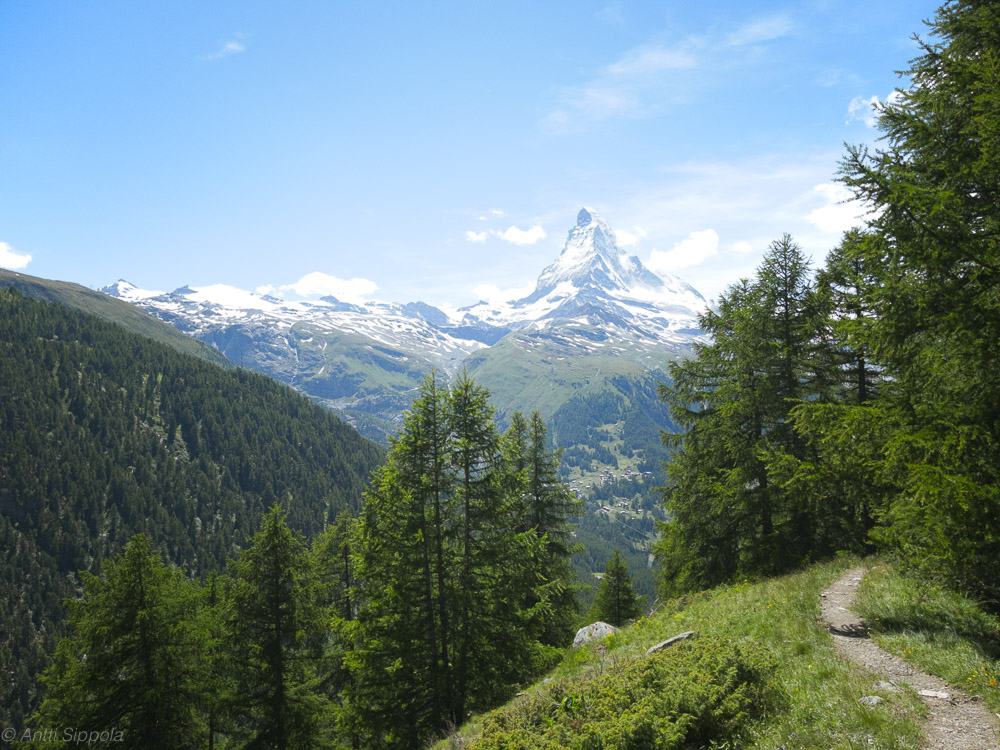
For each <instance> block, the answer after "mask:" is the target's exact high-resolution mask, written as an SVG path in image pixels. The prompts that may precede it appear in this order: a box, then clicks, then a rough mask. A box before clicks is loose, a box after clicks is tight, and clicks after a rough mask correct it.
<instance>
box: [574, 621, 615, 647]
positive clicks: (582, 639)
mask: <svg viewBox="0 0 1000 750" xmlns="http://www.w3.org/2000/svg"><path fill="white" fill-rule="evenodd" d="M617 632H618V628H616V627H615V626H614V625H608V623H606V622H595V623H594V624H592V625H587V626H586V627H584V628H580V629H579V630H577V631H576V638H574V639H573V648H580V646H582V645H583V644H585V643H590V642H591V641H599V640H601V639H602V638H606V637H607V636H609V635H611V634H612V633H617Z"/></svg>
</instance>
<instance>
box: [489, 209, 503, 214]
mask: <svg viewBox="0 0 1000 750" xmlns="http://www.w3.org/2000/svg"><path fill="white" fill-rule="evenodd" d="M490 213H491V214H493V215H494V216H503V211H501V210H500V209H499V208H491V209H490Z"/></svg>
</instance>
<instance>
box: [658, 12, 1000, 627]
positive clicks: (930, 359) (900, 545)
mask: <svg viewBox="0 0 1000 750" xmlns="http://www.w3.org/2000/svg"><path fill="white" fill-rule="evenodd" d="M930 31H931V38H930V39H929V40H919V44H920V49H921V54H920V56H918V57H917V58H916V59H915V60H913V61H912V63H911V68H910V69H909V70H908V71H905V75H907V76H908V77H909V79H910V85H909V86H908V87H907V88H902V89H899V90H898V92H897V96H894V97H893V98H892V99H891V100H889V101H888V102H886V103H885V104H883V105H881V106H880V108H879V119H878V127H879V129H880V131H881V139H880V141H879V145H878V147H877V148H874V149H871V150H869V149H867V148H856V147H855V148H849V149H848V151H847V154H846V156H845V157H844V159H843V161H842V166H841V172H840V179H841V180H842V181H843V182H844V183H845V184H846V185H847V186H849V187H850V188H851V189H852V190H853V191H854V194H855V196H856V197H857V198H858V199H859V200H860V201H861V202H862V203H863V204H864V205H865V206H867V208H868V209H869V211H870V214H869V217H870V218H869V221H868V223H867V225H866V226H864V227H862V228H859V229H856V230H854V231H851V232H848V233H847V234H845V236H844V237H843V241H842V242H841V244H840V245H839V246H838V247H836V248H835V249H834V250H832V251H831V252H830V254H829V255H828V257H827V258H826V262H825V264H824V265H823V266H822V267H821V268H820V269H819V272H818V273H817V274H815V276H814V275H813V274H812V273H811V272H810V269H809V267H808V263H807V261H806V259H805V257H804V255H803V253H802V251H801V249H800V248H799V247H798V246H797V245H796V243H795V242H794V241H793V240H792V238H790V237H787V236H785V237H783V238H781V239H779V240H777V241H775V242H774V243H773V244H772V245H771V247H770V249H769V251H768V253H767V255H766V257H765V259H764V262H763V264H762V265H761V266H760V267H759V269H758V271H757V274H756V276H755V277H754V278H752V279H744V280H742V281H740V282H739V283H737V284H735V285H733V286H731V287H730V288H729V290H728V291H727V292H726V294H724V295H723V296H722V298H721V299H720V301H719V304H718V309H717V310H716V311H712V312H708V313H706V314H705V315H704V316H703V318H702V321H701V322H702V327H703V328H704V329H705V330H706V331H708V332H709V333H711V335H712V338H713V342H712V343H711V344H705V345H701V346H698V347H696V356H695V357H694V358H692V359H691V360H688V361H685V362H681V363H678V364H676V365H675V366H674V367H672V369H671V376H672V381H673V382H672V385H671V386H670V387H667V388H664V396H665V398H666V400H667V402H668V404H669V406H670V409H671V413H672V414H673V416H674V419H675V421H676V422H677V424H678V425H680V426H681V429H682V431H681V432H680V433H678V434H675V435H672V436H668V440H669V441H670V442H671V444H672V445H673V446H674V447H675V448H676V452H675V453H674V456H673V458H672V461H671V463H670V465H669V467H668V469H667V476H668V486H667V491H666V492H667V505H668V509H669V510H670V512H671V513H672V514H673V522H672V523H670V524H667V525H664V527H663V529H664V538H663V540H662V541H661V542H660V543H659V545H658V547H657V552H658V556H659V560H660V563H661V565H662V581H663V588H664V590H665V592H667V593H673V592H678V591H685V590H690V589H698V588H704V587H707V586H712V585H714V584H716V583H719V582H722V581H728V580H732V579H734V578H737V577H742V576H748V575H761V574H765V575H766V574H771V573H777V572H780V571H784V570H788V569H790V568H792V567H794V566H796V565H798V564H800V563H802V562H805V561H808V560H810V559H815V558H819V557H822V556H825V555H828V554H830V553H832V552H834V551H836V550H842V549H846V550H857V551H865V550H868V549H871V548H872V546H877V547H878V548H879V549H883V550H891V551H895V552H897V553H899V556H900V559H901V560H903V561H904V562H905V563H906V564H908V565H910V566H912V567H914V568H916V569H918V570H920V571H922V572H923V573H925V574H926V575H928V576H931V577H934V578H937V579H943V580H946V581H948V582H949V583H951V584H952V585H954V586H956V587H957V588H959V589H961V590H964V591H966V592H969V593H971V594H973V595H974V596H976V597H978V598H979V599H981V600H983V601H985V602H988V603H990V604H991V605H992V606H993V607H995V608H996V607H998V606H1000V605H998V602H1000V578H998V577H997V574H996V561H997V560H998V559H1000V380H998V378H997V372H998V366H1000V346H998V342H1000V138H998V133H1000V87H998V78H997V74H996V60H997V57H998V55H1000V13H998V11H997V6H996V4H995V3H987V2H978V1H975V0H959V1H957V2H950V3H947V4H945V5H944V6H943V7H942V8H941V9H940V10H939V11H938V13H937V15H936V17H935V19H934V21H933V22H932V23H931V24H930Z"/></svg>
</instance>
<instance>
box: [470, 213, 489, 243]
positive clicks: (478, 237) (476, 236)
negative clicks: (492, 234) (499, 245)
mask: <svg viewBox="0 0 1000 750" xmlns="http://www.w3.org/2000/svg"><path fill="white" fill-rule="evenodd" d="M483 218H485V217H483ZM488 236H489V233H488V232H473V231H472V230H471V229H470V230H469V231H468V232H466V233H465V239H467V240H468V241H469V242H486V238H487V237H488Z"/></svg>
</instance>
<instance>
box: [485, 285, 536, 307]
mask: <svg viewBox="0 0 1000 750" xmlns="http://www.w3.org/2000/svg"><path fill="white" fill-rule="evenodd" d="M533 291H535V282H531V283H530V284H527V285H526V286H516V287H511V288H510V289H501V288H500V287H498V286H497V285H496V284H477V285H476V286H475V287H473V289H472V293H473V294H474V295H475V296H476V299H481V300H486V301H487V302H490V303H494V304H496V303H498V302H510V301H511V300H515V299H521V298H522V297H527V296H528V295H529V294H531V293H532V292H533Z"/></svg>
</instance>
